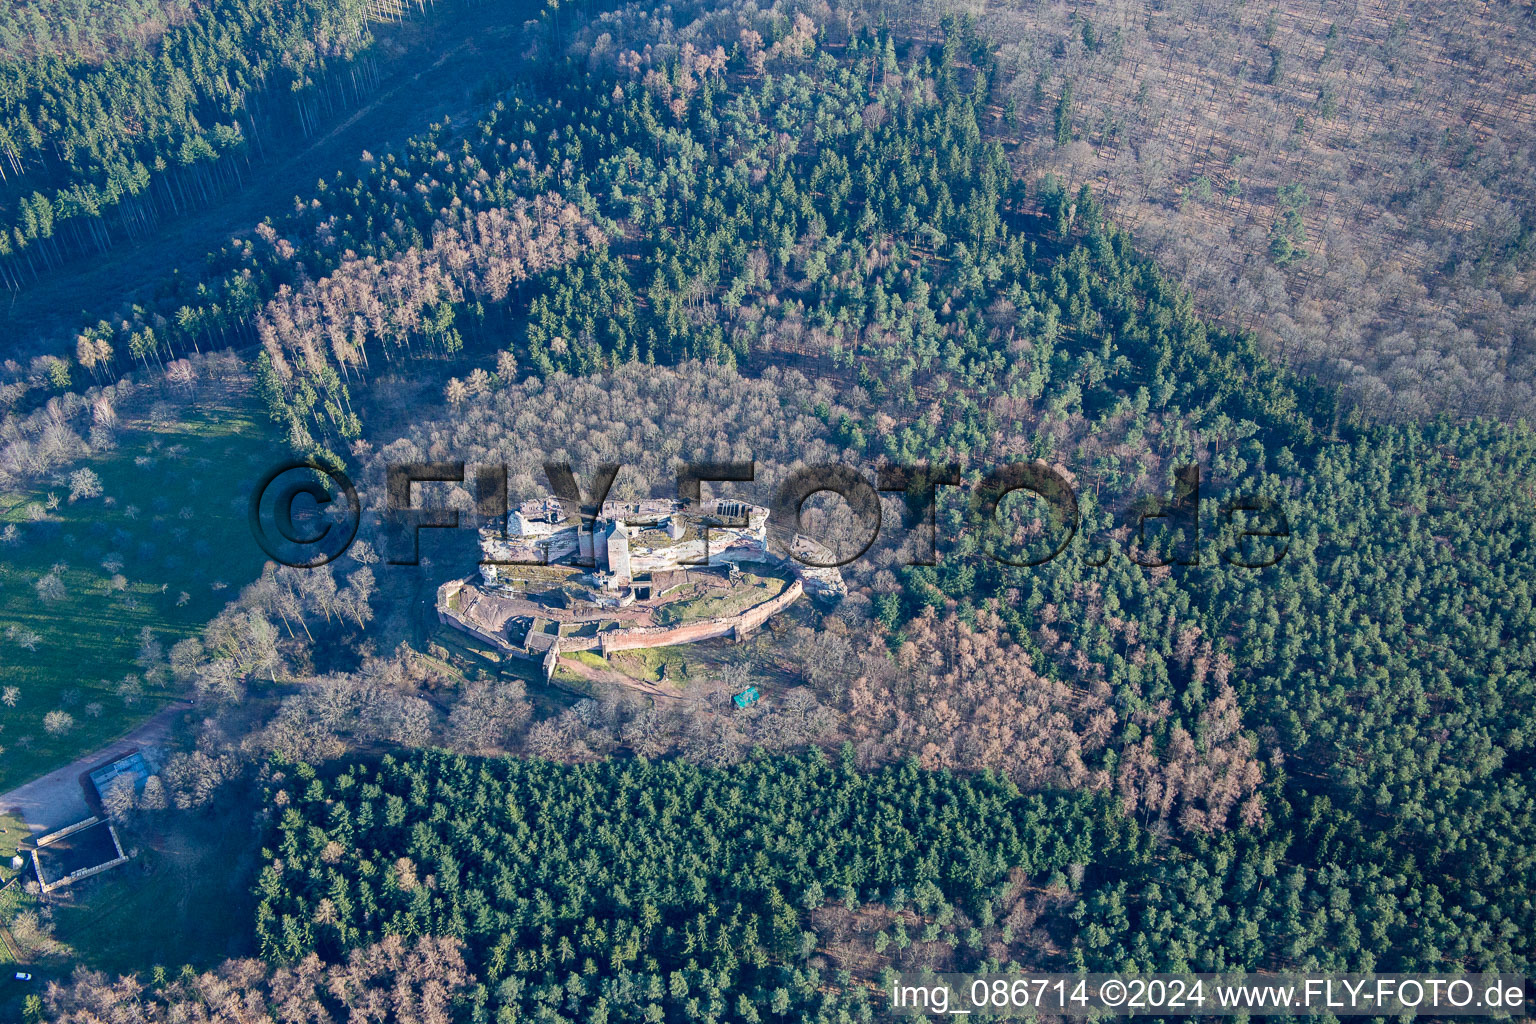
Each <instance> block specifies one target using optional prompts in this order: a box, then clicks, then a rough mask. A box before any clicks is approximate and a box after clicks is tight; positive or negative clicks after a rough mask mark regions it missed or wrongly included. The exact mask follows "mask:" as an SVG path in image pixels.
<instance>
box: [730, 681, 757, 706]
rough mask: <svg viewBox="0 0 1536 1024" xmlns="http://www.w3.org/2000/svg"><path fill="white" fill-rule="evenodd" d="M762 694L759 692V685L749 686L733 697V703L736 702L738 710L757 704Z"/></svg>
mask: <svg viewBox="0 0 1536 1024" xmlns="http://www.w3.org/2000/svg"><path fill="white" fill-rule="evenodd" d="M761 696H762V694H760V693H758V692H757V687H755V686H749V687H747V688H746V689H745V690H742V691H741V692H740V693H738V694H737V695H736V696H734V697H732V698H731V703H732V704H735V705H736V707H737V709H738V710H741V709H745V708H749V707H751V706H752V705H753V704H756V703H757V701H758V698H760V697H761Z"/></svg>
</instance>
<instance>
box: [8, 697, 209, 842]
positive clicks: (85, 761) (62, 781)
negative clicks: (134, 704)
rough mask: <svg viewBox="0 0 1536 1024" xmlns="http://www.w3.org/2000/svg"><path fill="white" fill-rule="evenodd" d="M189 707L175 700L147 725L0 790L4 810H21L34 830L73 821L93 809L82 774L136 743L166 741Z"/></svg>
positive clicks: (12, 811) (141, 744)
mask: <svg viewBox="0 0 1536 1024" xmlns="http://www.w3.org/2000/svg"><path fill="white" fill-rule="evenodd" d="M184 711H186V706H185V705H184V704H180V703H177V704H173V705H171V706H170V707H168V708H166V709H165V710H164V711H160V712H158V713H157V714H156V715H155V716H154V717H153V718H151V719H149V720H148V721H146V722H145V723H144V724H143V725H141V726H139V727H138V728H137V729H135V730H133V732H130V733H129V734H128V735H126V736H123V737H121V738H120V739H118V740H116V741H115V742H113V743H111V744H109V745H107V746H105V747H102V748H101V749H100V750H97V751H94V752H93V753H90V754H87V755H86V756H84V757H82V758H80V759H79V760H77V761H75V762H73V763H71V764H67V765H65V766H64V767H63V768H57V769H55V770H53V771H51V772H49V773H48V774H47V775H44V776H43V777H42V778H40V779H33V780H32V781H31V782H29V783H27V784H26V785H25V786H18V787H17V788H15V789H13V790H11V791H10V792H9V793H0V810H5V811H10V812H11V813H13V814H18V815H20V816H21V819H22V820H23V821H25V822H26V823H27V827H28V828H30V829H31V830H32V831H33V832H51V831H53V830H54V829H56V828H62V827H64V826H65V825H70V824H73V823H74V822H77V821H79V820H80V819H81V818H85V817H88V816H89V815H90V813H91V808H90V805H89V804H87V803H86V802H85V788H84V787H83V786H82V785H81V784H80V778H81V776H83V775H84V774H85V773H86V772H88V771H90V770H91V769H92V768H95V767H96V766H97V765H99V764H101V763H103V762H105V761H112V760H115V759H116V758H117V757H121V756H122V755H123V754H126V753H128V751H130V750H132V749H134V748H135V747H148V746H155V745H158V744H161V743H164V742H165V741H166V739H167V738H168V737H169V736H170V734H171V723H172V722H174V721H175V720H176V716H177V715H179V714H181V713H182V712H184Z"/></svg>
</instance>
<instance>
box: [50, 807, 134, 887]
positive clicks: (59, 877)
mask: <svg viewBox="0 0 1536 1024" xmlns="http://www.w3.org/2000/svg"><path fill="white" fill-rule="evenodd" d="M126 863H128V855H127V854H125V853H123V844H122V842H121V841H120V840H119V839H118V838H117V829H115V828H113V827H112V824H111V822H107V821H103V820H101V819H100V818H96V817H90V818H86V819H85V820H84V821H77V822H75V824H73V825H70V826H68V827H67V828H61V829H59V830H58V831H57V832H50V833H49V834H48V835H46V836H43V837H42V838H40V839H38V841H37V845H36V846H35V847H33V849H32V870H33V871H35V872H37V884H38V885H40V886H42V887H43V892H45V893H49V892H52V891H53V890H55V889H60V888H63V887H64V886H66V885H73V884H74V883H75V882H78V881H81V880H82V879H86V878H89V877H91V876H92V875H96V874H100V873H101V872H103V871H106V870H107V869H108V868H115V867H117V866H118V865H120V864H126Z"/></svg>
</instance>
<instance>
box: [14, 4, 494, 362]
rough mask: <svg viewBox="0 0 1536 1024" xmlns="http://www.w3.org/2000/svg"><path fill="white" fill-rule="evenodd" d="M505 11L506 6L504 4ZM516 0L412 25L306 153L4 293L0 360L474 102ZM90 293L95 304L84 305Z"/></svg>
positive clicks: (61, 336)
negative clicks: (355, 104)
mask: <svg viewBox="0 0 1536 1024" xmlns="http://www.w3.org/2000/svg"><path fill="white" fill-rule="evenodd" d="M498 11H499V13H497V12H498ZM514 18H515V13H514V12H513V11H510V10H508V5H496V4H487V5H484V6H482V7H479V8H476V9H475V10H474V11H472V12H470V13H468V14H466V16H465V17H463V18H460V19H457V20H451V21H450V20H443V21H437V22H434V23H431V24H407V25H405V26H404V27H403V28H402V29H401V31H402V32H404V31H410V32H413V33H415V34H417V35H418V36H419V38H416V39H414V40H413V44H412V45H411V46H410V49H409V52H407V53H406V54H405V55H404V56H402V57H400V58H398V59H397V60H395V61H394V62H393V63H392V64H391V65H390V67H389V72H388V73H387V74H386V77H385V79H384V81H383V83H382V84H381V86H380V88H379V89H378V91H377V92H376V93H375V94H374V96H373V98H372V99H371V100H370V101H369V102H368V103H366V104H364V105H363V106H362V107H360V108H358V109H357V110H355V111H353V112H352V113H351V114H349V115H347V116H346V117H344V118H343V119H341V120H340V121H339V122H337V123H335V124H333V125H331V126H330V127H329V128H328V129H327V130H326V131H325V132H324V134H322V135H320V136H319V137H318V138H315V139H314V140H312V141H311V142H310V143H309V144H308V145H306V146H305V147H304V148H303V149H301V150H300V151H298V152H297V153H293V154H291V155H288V156H286V157H283V156H277V157H274V158H272V159H269V160H267V161H262V162H257V163H253V164H252V166H251V174H250V178H249V180H248V181H247V183H246V185H245V187H244V188H241V189H240V190H238V191H235V192H232V193H230V194H229V195H228V196H226V197H224V198H223V199H222V200H221V201H219V202H217V203H215V204H214V205H212V206H209V207H206V208H204V209H202V210H198V211H196V212H193V213H189V214H186V215H184V216H181V217H176V218H172V219H169V220H167V221H165V222H163V223H162V224H161V226H160V228H159V229H158V230H157V231H156V232H155V233H154V235H153V236H152V237H149V238H145V239H139V240H133V241H130V240H124V241H121V242H118V243H117V244H116V245H114V246H113V248H112V249H111V250H110V251H109V252H108V253H107V254H106V255H105V256H89V257H82V258H80V259H76V260H72V261H70V262H69V263H68V264H67V265H65V266H64V267H62V268H60V269H58V270H56V271H54V272H52V273H50V274H47V275H45V276H44V277H43V279H42V280H39V281H37V282H35V283H33V284H31V285H29V286H28V287H27V288H26V289H24V290H22V291H20V292H14V293H11V295H10V296H9V297H8V298H0V309H3V310H4V311H5V312H4V316H3V318H0V319H3V320H4V321H5V322H6V324H7V330H6V331H5V332H4V335H3V336H0V359H18V360H25V359H30V358H32V357H33V356H38V355H44V354H59V353H62V352H63V351H65V350H66V349H69V348H70V347H71V346H72V344H73V342H72V340H71V339H72V337H73V334H72V332H73V331H75V330H76V329H78V328H79V327H80V326H81V325H82V324H85V323H89V322H91V321H93V320H96V319H100V318H101V317H103V316H108V315H110V314H111V313H112V312H114V311H115V310H116V309H117V308H118V307H119V306H120V305H121V304H122V303H123V302H124V301H125V300H126V299H128V298H130V297H132V296H134V295H136V294H138V293H142V292H144V291H147V290H148V289H151V288H153V287H155V286H156V285H157V284H159V283H160V282H162V281H165V280H167V279H168V278H169V277H170V276H171V274H172V273H174V272H175V271H177V270H178V269H185V270H187V271H189V272H197V271H200V269H201V266H202V260H203V257H204V256H205V255H206V254H207V253H209V252H211V251H214V250H216V249H218V248H219V247H220V246H221V245H223V244H224V243H225V242H227V241H228V240H229V239H231V238H235V237H239V236H241V235H243V234H245V233H247V232H250V231H251V230H252V229H254V227H255V226H256V224H258V223H259V222H260V221H261V219H262V218H263V217H265V216H267V215H269V214H270V213H272V211H274V210H282V209H285V208H287V207H288V206H289V205H290V204H291V203H292V202H293V198H294V197H295V196H298V195H307V194H308V193H310V192H312V191H313V189H314V185H315V182H316V180H317V179H321V178H327V179H328V178H330V177H332V176H334V175H335V173H336V171H338V170H347V169H348V168H350V167H352V166H354V164H355V162H356V161H357V159H358V158H359V156H360V155H361V154H362V152H363V151H364V150H365V149H372V150H374V151H378V150H379V149H381V148H385V147H387V146H390V145H401V144H403V143H405V142H406V141H407V140H408V139H410V138H411V137H412V136H414V135H417V134H420V133H421V132H423V131H425V130H426V129H427V127H428V126H429V125H430V124H432V123H433V122H437V121H442V120H445V119H447V118H448V117H450V116H452V115H453V114H456V113H459V112H461V111H462V110H464V109H466V108H467V107H468V106H469V105H470V104H471V102H472V101H471V93H472V92H473V90H474V88H475V86H477V85H478V84H479V83H480V82H482V81H483V80H484V79H485V78H486V76H487V75H489V74H491V73H492V72H493V71H494V70H495V68H496V66H497V64H498V62H499V57H500V54H501V53H504V52H506V49H505V47H503V46H501V45H498V44H499V43H501V42H502V41H503V40H504V39H505V38H506V37H507V36H509V35H511V34H513V32H515V31H516V30H515V29H513V28H511V27H510V26H509V24H508V22H509V20H511V19H514ZM81 296H90V297H91V298H92V302H93V305H92V306H91V307H89V308H86V307H82V306H80V305H78V302H79V299H80V297H81Z"/></svg>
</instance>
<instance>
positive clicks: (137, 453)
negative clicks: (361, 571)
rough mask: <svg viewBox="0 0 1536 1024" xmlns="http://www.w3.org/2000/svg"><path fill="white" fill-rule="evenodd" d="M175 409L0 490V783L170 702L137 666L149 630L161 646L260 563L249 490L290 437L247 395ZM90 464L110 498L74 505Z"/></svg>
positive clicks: (131, 424)
mask: <svg viewBox="0 0 1536 1024" xmlns="http://www.w3.org/2000/svg"><path fill="white" fill-rule="evenodd" d="M178 417H179V418H178V419H176V420H175V421H166V420H164V418H163V417H162V418H156V419H150V418H148V417H146V418H142V419H129V420H127V421H126V422H125V424H124V426H123V428H122V430H121V431H120V432H119V437H118V439H119V445H118V447H117V449H116V450H115V451H112V452H109V453H106V454H103V455H100V456H98V457H94V458H91V459H87V460H85V461H84V462H81V463H78V464H76V465H75V466H72V467H70V468H69V469H68V470H66V471H64V472H62V473H60V474H58V476H57V477H56V478H55V479H52V480H49V481H46V482H45V483H44V484H43V485H41V486H38V487H35V488H33V489H30V490H27V491H11V492H7V493H4V494H0V751H3V753H0V791H4V790H7V789H10V788H11V787H13V786H16V785H19V784H21V783H23V782H26V781H27V780H29V779H33V778H36V777H37V776H39V775H42V774H44V773H46V772H48V771H50V770H52V769H53V768H57V767H59V766H60V765H63V764H67V763H69V762H70V761H72V760H74V759H75V758H77V757H79V756H80V755H82V754H84V753H88V752H90V751H92V750H96V749H98V748H100V747H102V746H104V745H106V744H108V743H110V742H111V741H112V740H113V739H115V738H116V737H118V736H120V735H122V734H123V733H125V732H127V731H129V730H131V729H132V728H133V727H134V726H136V725H137V724H139V723H140V722H142V721H143V720H144V719H146V718H148V717H149V716H150V715H152V714H153V713H154V712H155V711H157V710H159V709H160V708H161V707H163V706H164V704H165V699H166V698H167V697H169V696H171V695H173V694H174V693H176V692H177V691H176V689H175V686H174V684H173V683H172V682H171V680H170V677H169V673H168V672H167V671H165V670H164V668H163V667H162V668H160V669H159V670H158V671H154V670H152V671H150V672H148V673H146V671H145V669H144V667H143V666H141V665H139V664H136V659H137V658H138V656H139V653H140V633H141V631H142V630H144V629H145V628H148V629H149V630H150V631H151V632H152V634H153V637H154V640H155V641H156V642H157V643H158V644H159V646H160V649H161V651H162V654H165V653H168V652H169V651H170V648H171V645H172V644H174V643H175V642H176V641H178V640H181V639H183V638H185V637H187V636H190V635H193V634H195V633H196V632H197V630H198V629H199V628H200V627H201V626H202V625H203V624H204V623H205V622H207V620H208V619H210V618H212V617H213V616H214V615H215V614H217V613H218V611H219V610H220V609H222V608H223V607H224V605H225V604H226V603H227V602H228V601H229V600H230V599H231V598H233V597H234V596H235V595H236V594H237V593H238V592H239V588H240V587H242V586H244V585H245V584H247V583H249V582H250V581H251V580H253V579H255V577H256V576H257V574H258V573H259V572H260V570H261V566H262V563H263V561H264V556H263V555H262V553H261V550H260V549H259V548H258V547H257V546H256V544H255V542H254V540H253V539H252V538H251V535H250V529H249V526H248V523H247V521H246V515H247V513H246V501H247V497H246V491H247V489H248V488H249V487H250V486H251V485H252V484H253V483H254V482H255V480H256V478H257V477H258V476H259V475H260V474H261V473H262V472H263V471H264V470H265V469H266V468H267V467H268V466H270V465H271V464H272V463H273V462H274V461H275V460H276V459H278V458H279V457H280V456H281V455H283V454H284V450H283V448H282V444H281V441H280V440H278V439H277V438H275V437H274V436H273V434H272V433H271V431H270V430H269V429H268V424H267V422H266V418H265V417H264V416H262V415H261V414H260V413H259V412H258V411H257V410H256V409H255V408H254V407H251V406H247V405H244V404H240V403H238V402H233V401H232V402H229V403H226V404H225V405H223V406H210V405H206V404H205V405H202V406H200V407H199V408H197V409H196V410H191V409H182V410H179V411H178ZM81 468H85V469H89V470H91V471H92V472H93V473H95V474H96V475H97V476H98V477H99V479H100V483H101V494H100V495H99V496H97V497H81V498H80V499H79V500H76V501H70V500H69V496H70V490H71V486H70V479H69V476H70V473H72V472H74V471H75V470H78V469H81ZM163 664H164V658H163V657H162V658H161V665H162V666H163ZM128 676H134V677H136V678H137V679H138V680H139V683H138V686H137V687H135V686H134V684H133V682H132V681H131V680H129V681H128V682H127V684H126V685H125V678H126V677H128ZM51 713H57V714H54V715H53V717H52V718H51V719H50V718H49V717H48V716H49V715H50V714H51Z"/></svg>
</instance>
